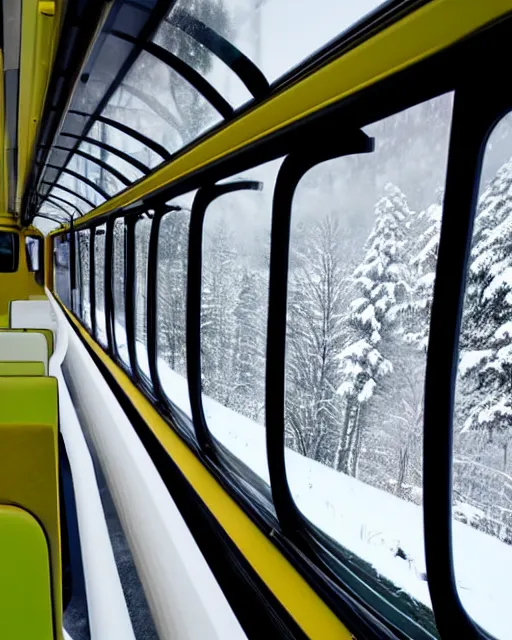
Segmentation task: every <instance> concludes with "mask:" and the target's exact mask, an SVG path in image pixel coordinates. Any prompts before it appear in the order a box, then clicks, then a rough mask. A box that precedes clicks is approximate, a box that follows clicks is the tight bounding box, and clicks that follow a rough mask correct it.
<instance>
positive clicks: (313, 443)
mask: <svg viewBox="0 0 512 640" xmlns="http://www.w3.org/2000/svg"><path fill="white" fill-rule="evenodd" d="M306 238H307V242H305V243H304V244H302V243H295V244H294V248H295V251H294V253H293V255H292V259H291V273H290V293H289V301H288V316H289V321H288V337H287V345H288V357H287V380H286V382H287V395H286V400H287V402H286V409H287V411H286V434H287V443H288V446H291V447H292V448H294V449H295V450H296V451H299V452H300V453H302V454H303V455H306V456H308V457H310V458H313V459H315V460H320V461H322V462H324V463H326V464H331V465H332V464H333V462H334V460H333V450H334V446H335V444H336V440H337V438H336V435H337V433H338V430H339V424H340V421H341V404H342V403H341V398H340V397H339V395H338V394H337V393H336V390H337V388H338V386H339V384H340V372H339V369H340V367H339V362H338V359H337V354H338V352H339V350H340V348H341V347H342V346H343V344H344V332H343V314H344V309H345V307H346V304H347V298H348V293H349V290H350V285H349V284H348V282H347V278H346V273H345V270H346V267H345V265H344V264H343V261H342V254H341V252H342V247H343V237H342V234H341V229H340V225H339V222H338V221H337V219H336V218H335V217H334V216H333V215H330V214H327V215H325V216H324V217H323V218H321V219H320V220H318V221H314V222H313V223H312V224H311V225H309V227H308V234H307V236H306Z"/></svg>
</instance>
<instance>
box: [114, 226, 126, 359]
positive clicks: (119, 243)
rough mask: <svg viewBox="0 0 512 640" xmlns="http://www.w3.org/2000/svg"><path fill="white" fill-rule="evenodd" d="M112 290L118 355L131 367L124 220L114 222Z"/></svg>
mask: <svg viewBox="0 0 512 640" xmlns="http://www.w3.org/2000/svg"><path fill="white" fill-rule="evenodd" d="M113 253H114V255H113V263H112V277H113V281H112V290H113V296H114V333H115V340H116V349H117V355H118V356H119V357H120V358H121V360H122V361H123V362H124V363H125V365H126V366H129V363H130V358H129V355H128V340H127V338H126V315H125V295H126V293H125V225H124V219H123V218H117V219H116V220H115V222H114V240H113Z"/></svg>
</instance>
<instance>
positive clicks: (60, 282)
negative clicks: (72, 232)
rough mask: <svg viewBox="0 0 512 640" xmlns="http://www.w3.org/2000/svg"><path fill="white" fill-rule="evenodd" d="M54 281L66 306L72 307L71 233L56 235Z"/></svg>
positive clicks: (56, 289) (58, 293)
mask: <svg viewBox="0 0 512 640" xmlns="http://www.w3.org/2000/svg"><path fill="white" fill-rule="evenodd" d="M53 241H54V246H55V251H54V259H55V261H54V264H53V281H54V287H55V291H56V292H57V295H58V296H59V298H60V299H61V301H62V303H63V304H64V305H65V306H66V307H71V281H70V270H69V269H70V262H69V235H68V234H65V235H62V236H55V237H54V240H53Z"/></svg>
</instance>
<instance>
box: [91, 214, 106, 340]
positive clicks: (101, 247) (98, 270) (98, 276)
mask: <svg viewBox="0 0 512 640" xmlns="http://www.w3.org/2000/svg"><path fill="white" fill-rule="evenodd" d="M105 233H106V225H104V224H102V225H100V226H99V227H96V229H94V292H95V307H96V308H95V313H96V338H97V340H98V342H100V343H101V344H102V345H103V346H106V345H107V323H106V319H105V244H106V243H105V239H106V236H105Z"/></svg>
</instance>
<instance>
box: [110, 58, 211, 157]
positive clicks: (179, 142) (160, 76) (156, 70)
mask: <svg viewBox="0 0 512 640" xmlns="http://www.w3.org/2000/svg"><path fill="white" fill-rule="evenodd" d="M115 99H116V101H117V104H118V105H119V106H118V107H117V109H116V113H117V119H118V120H119V121H120V122H124V123H125V124H128V125H129V126H131V127H134V126H136V128H137V130H139V131H140V132H141V133H142V134H143V135H145V136H146V137H148V138H150V139H153V140H155V141H156V142H158V143H160V144H161V145H162V146H163V147H165V148H166V149H167V150H168V151H171V152H174V151H178V150H179V149H181V148H182V147H184V146H185V145H186V144H187V143H189V142H190V141H192V140H194V139H195V138H197V137H198V136H199V135H200V134H201V133H203V131H206V129H208V128H209V127H211V126H212V125H213V124H215V123H216V122H219V121H220V120H221V119H222V118H221V116H220V115H219V114H218V113H217V112H216V111H215V109H214V108H213V107H212V106H211V105H210V103H209V102H207V101H206V100H205V99H204V98H203V96H202V95H201V94H200V93H199V91H197V89H195V88H194V87H193V86H192V85H191V84H189V83H188V82H187V81H186V80H185V79H184V78H183V77H182V76H181V75H180V74H178V73H176V71H174V70H173V69H171V68H170V67H169V66H168V65H166V64H164V63H163V62H161V61H160V60H159V59H158V58H156V57H155V56H153V55H152V54H150V53H147V52H143V53H142V54H141V55H140V56H139V58H138V59H137V61H136V62H135V64H134V66H133V68H132V69H131V70H130V72H129V73H128V74H127V76H126V78H125V79H124V80H123V82H122V84H121V86H120V87H119V89H118V91H117V93H116V96H115ZM111 117H112V116H111ZM151 166H154V163H152V165H151Z"/></svg>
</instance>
